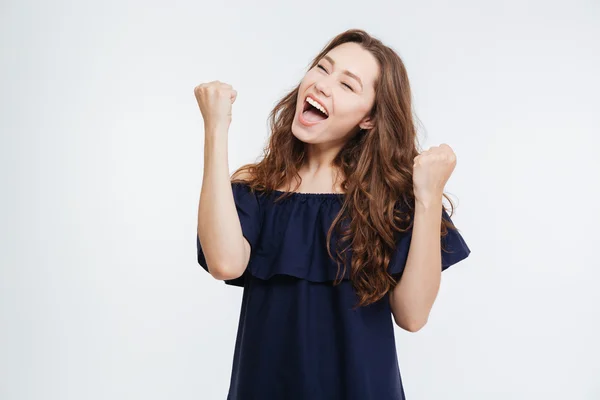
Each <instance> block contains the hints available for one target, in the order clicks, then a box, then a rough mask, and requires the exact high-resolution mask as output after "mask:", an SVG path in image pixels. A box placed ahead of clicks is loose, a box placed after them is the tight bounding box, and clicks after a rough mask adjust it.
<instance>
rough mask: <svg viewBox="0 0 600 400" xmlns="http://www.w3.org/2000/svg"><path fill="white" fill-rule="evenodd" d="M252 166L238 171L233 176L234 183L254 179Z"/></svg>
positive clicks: (246, 166)
mask: <svg viewBox="0 0 600 400" xmlns="http://www.w3.org/2000/svg"><path fill="white" fill-rule="evenodd" d="M253 176H254V175H253V174H252V171H251V165H244V166H242V167H240V168H238V169H237V171H235V172H234V173H233V175H232V176H231V180H232V181H234V180H235V181H249V180H251V179H252V178H253Z"/></svg>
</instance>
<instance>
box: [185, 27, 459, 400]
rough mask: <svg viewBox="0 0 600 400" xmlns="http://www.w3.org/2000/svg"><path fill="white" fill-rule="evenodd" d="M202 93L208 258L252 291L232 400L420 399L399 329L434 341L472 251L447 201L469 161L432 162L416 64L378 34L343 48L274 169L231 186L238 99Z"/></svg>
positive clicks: (271, 160)
mask: <svg viewBox="0 0 600 400" xmlns="http://www.w3.org/2000/svg"><path fill="white" fill-rule="evenodd" d="M195 94H196V98H197V101H198V104H199V106H200V110H201V112H202V115H203V118H204V123H205V159H204V163H205V168H204V177H203V183H202V191H201V196H200V197H201V199H200V202H199V205H198V232H197V233H198V235H197V238H196V244H197V250H198V262H199V264H200V265H201V266H202V267H204V268H205V269H206V270H207V271H208V272H209V273H210V274H211V275H212V276H214V277H215V278H216V279H219V280H224V281H225V283H227V284H229V285H235V286H241V287H243V288H244V292H243V300H242V308H241V315H240V319H239V328H238V334H237V340H236V346H235V355H234V360H233V369H232V376H231V384H230V388H229V395H228V399H232V400H233V399H243V400H248V399H269V400H270V399H286V400H290V399H311V400H319V399H323V400H325V399H327V400H332V399H356V400H367V399H377V400H385V399H404V398H405V397H404V390H403V386H402V381H401V377H400V372H399V366H398V360H397V355H396V348H395V341H394V330H393V322H395V323H396V324H397V325H398V326H399V327H401V328H403V329H406V330H408V331H411V332H416V331H417V330H419V329H420V328H421V327H422V326H423V325H424V324H425V323H426V321H427V318H428V315H429V311H430V309H431V307H432V305H433V302H434V300H435V297H436V296H437V292H438V288H439V284H440V279H441V277H440V275H441V271H442V270H444V269H446V268H448V267H449V266H450V265H452V264H455V263H456V262H458V261H460V260H462V259H464V258H466V257H467V256H468V255H469V253H470V250H469V248H468V247H467V245H466V243H465V241H464V240H463V238H462V237H461V235H460V234H459V233H458V231H457V230H456V229H455V228H454V226H453V224H452V221H451V219H450V216H449V215H448V213H447V212H446V210H445V209H444V206H443V205H442V198H443V197H446V195H445V194H444V193H443V189H444V185H445V183H446V182H447V180H448V178H449V177H450V174H451V173H452V171H453V169H454V166H455V164H456V157H455V155H454V153H453V152H452V149H451V148H450V147H449V146H447V145H445V144H442V145H441V146H439V147H432V148H430V149H429V150H427V151H424V152H422V153H420V154H419V152H418V151H417V148H416V131H415V127H414V125H413V120H412V114H411V112H412V111H411V93H410V87H409V83H408V78H407V74H406V70H405V68H404V65H403V63H402V61H401V59H400V58H399V57H398V55H397V54H395V53H394V51H393V50H391V49H390V48H388V47H386V46H384V45H383V44H382V43H381V42H380V41H379V40H377V39H375V38H373V37H371V36H369V35H368V34H367V33H366V32H364V31H362V30H349V31H346V32H344V33H342V34H340V35H339V36H337V37H335V38H334V39H333V40H332V41H331V42H330V43H329V44H328V45H327V46H326V47H325V48H324V49H323V50H322V51H321V52H320V54H319V55H318V56H317V57H316V58H315V59H314V61H313V63H312V65H311V67H310V69H309V70H308V72H307V73H306V75H305V76H304V78H303V79H302V81H301V82H300V84H299V86H298V87H296V88H295V89H294V90H293V91H292V92H291V93H289V94H288V95H287V96H285V97H284V98H283V99H282V100H281V101H280V102H279V104H277V106H276V107H275V109H274V110H273V111H272V113H271V115H270V117H271V128H272V135H271V137H270V141H269V144H268V146H267V147H266V148H265V154H264V157H263V158H262V160H261V161H260V162H258V163H255V164H248V165H245V166H242V167H241V168H239V169H238V170H237V171H236V172H235V173H234V174H233V176H232V177H231V179H230V177H229V172H228V171H229V170H228V165H227V131H228V129H229V124H230V121H231V105H232V103H233V102H234V101H235V98H236V94H237V93H236V92H235V90H233V88H232V87H231V86H230V85H227V84H224V83H221V82H218V81H215V82H211V83H209V84H203V85H200V86H198V87H196V88H195ZM448 200H449V199H448ZM450 204H452V203H451V202H450ZM390 314H391V315H390ZM392 317H393V318H392Z"/></svg>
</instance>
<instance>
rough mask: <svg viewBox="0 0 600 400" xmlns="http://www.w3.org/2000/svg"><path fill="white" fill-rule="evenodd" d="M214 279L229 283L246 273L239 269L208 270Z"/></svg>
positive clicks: (217, 268)
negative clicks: (228, 281)
mask: <svg viewBox="0 0 600 400" xmlns="http://www.w3.org/2000/svg"><path fill="white" fill-rule="evenodd" d="M208 270H209V272H210V274H211V275H212V277H213V278H215V279H217V280H219V281H227V280H231V279H236V278H239V277H240V276H242V275H243V273H244V271H243V270H242V271H240V270H239V269H237V268H227V267H214V268H209V269H208Z"/></svg>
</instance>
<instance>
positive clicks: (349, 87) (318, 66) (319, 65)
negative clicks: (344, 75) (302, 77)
mask: <svg viewBox="0 0 600 400" xmlns="http://www.w3.org/2000/svg"><path fill="white" fill-rule="evenodd" d="M317 68H321V69H322V70H323V71H325V72H327V70H326V69H325V67H323V66H322V65H321V64H318V65H317ZM342 85H344V86H346V87H347V88H348V89H350V90H352V91H353V92H354V89H352V87H351V86H350V85H348V84H346V83H342Z"/></svg>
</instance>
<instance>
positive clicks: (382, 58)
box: [232, 29, 456, 307]
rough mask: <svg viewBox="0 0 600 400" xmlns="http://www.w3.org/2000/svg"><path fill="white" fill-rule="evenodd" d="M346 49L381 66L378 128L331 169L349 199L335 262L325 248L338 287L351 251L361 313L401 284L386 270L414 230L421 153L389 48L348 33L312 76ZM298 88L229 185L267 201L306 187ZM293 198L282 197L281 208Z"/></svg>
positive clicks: (400, 66) (405, 88) (363, 134)
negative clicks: (296, 131)
mask: <svg viewBox="0 0 600 400" xmlns="http://www.w3.org/2000/svg"><path fill="white" fill-rule="evenodd" d="M346 42H355V43H359V44H360V45H361V46H362V48H364V49H365V50H367V51H369V52H370V53H371V54H372V55H373V56H374V57H375V58H376V60H377V62H378V64H379V68H380V74H379V79H378V80H377V81H376V83H375V101H374V105H373V108H372V109H371V112H370V116H371V117H372V118H373V121H374V123H375V125H374V127H373V128H372V129H370V130H368V131H365V130H361V131H359V132H358V133H357V134H356V135H355V136H353V137H352V138H350V139H348V141H347V142H346V143H345V145H344V146H343V148H342V149H341V150H340V152H339V153H338V154H337V156H336V158H335V160H334V163H333V166H334V167H335V168H336V169H337V170H339V171H341V172H342V174H343V180H342V181H341V187H342V189H343V190H344V193H345V196H343V198H344V201H343V205H342V207H341V210H340V212H339V214H338V215H337V216H336V218H335V220H334V221H333V223H332V225H331V227H330V229H329V231H328V234H327V243H328V244H329V243H330V241H331V236H332V232H333V230H334V229H337V232H338V233H339V236H338V237H339V239H338V241H337V249H336V255H335V257H334V255H333V254H332V253H331V247H330V246H329V245H328V246H327V251H328V253H329V256H330V257H331V258H332V259H333V260H334V261H336V263H337V266H338V275H337V276H336V280H335V281H334V285H337V284H339V283H340V281H341V279H342V278H343V275H342V276H340V264H341V265H343V267H344V271H343V274H345V273H346V266H347V264H348V260H347V259H346V257H345V254H346V250H347V249H348V248H351V249H352V257H351V260H350V261H349V265H350V273H349V276H350V280H351V281H352V284H353V286H354V289H355V291H356V294H357V296H358V303H357V305H356V306H355V307H360V306H366V305H369V304H372V303H374V302H376V301H378V300H380V299H381V298H382V297H383V296H385V294H386V293H387V292H388V291H389V290H391V289H393V288H394V287H395V285H396V284H397V282H398V281H397V279H395V278H394V277H393V276H391V275H390V274H389V273H388V269H387V267H388V265H389V263H390V260H391V257H392V255H393V253H394V249H395V248H396V245H397V240H398V238H399V234H401V232H406V231H408V230H410V229H412V224H413V217H414V207H415V199H414V193H413V186H412V185H413V182H412V166H413V161H414V158H415V157H416V156H417V155H419V151H418V148H417V145H418V140H417V133H416V129H415V125H414V122H413V110H412V101H411V90H410V86H409V82H408V75H407V72H406V68H405V66H404V63H403V62H402V60H401V59H400V57H399V56H398V55H397V54H396V53H395V52H394V51H393V50H392V49H391V48H389V47H387V46H385V45H384V44H383V43H382V42H381V41H380V40H378V39H376V38H374V37H372V36H371V35H369V34H368V33H367V32H365V31H363V30H360V29H350V30H347V31H345V32H343V33H341V34H339V35H337V36H336V37H335V38H333V39H332V40H331V41H330V42H329V43H328V44H327V45H326V46H325V47H324V48H323V49H322V50H321V52H320V53H319V54H318V55H317V56H316V57H315V58H314V59H313V61H312V62H311V65H310V67H309V69H310V68H314V67H315V66H316V65H317V63H318V62H319V60H320V59H321V58H322V57H323V56H324V55H326V54H327V53H328V52H329V51H330V50H331V49H333V48H335V47H336V46H338V45H341V44H342V43H346ZM299 87H300V84H298V85H297V86H296V87H295V88H294V89H293V90H292V91H291V92H289V93H288V94H287V95H285V96H284V97H283V98H282V99H281V100H280V101H279V102H278V103H277V105H276V106H275V108H274V109H273V110H272V111H271V113H270V114H269V125H270V130H271V135H270V138H269V140H268V144H267V145H266V146H265V148H264V154H263V157H262V159H261V160H260V161H258V162H256V163H251V164H246V165H243V166H241V167H240V168H238V169H237V170H236V171H235V172H234V174H233V175H232V182H244V183H246V184H247V185H249V187H250V188H251V190H252V191H261V192H266V193H270V192H272V191H273V190H276V189H277V188H279V187H281V186H282V185H284V186H286V187H287V185H288V184H289V182H291V180H292V178H294V177H297V178H298V180H300V181H301V177H300V175H299V173H298V171H299V169H300V167H301V166H302V165H303V162H304V161H305V158H306V153H305V147H304V145H305V144H304V142H302V141H300V140H299V139H297V138H296V137H295V136H294V135H293V134H292V133H291V126H292V121H293V119H294V113H295V110H296V102H297V98H298V91H299ZM241 175H244V177H243V178H241V177H240V176H241ZM296 187H298V186H296ZM291 194H292V193H291V192H286V193H283V194H282V195H281V197H280V198H278V199H277V200H279V199H282V198H284V197H287V196H290V195H291ZM443 196H444V197H446V198H447V199H448V201H449V202H450V205H451V208H452V212H451V213H450V215H452V214H453V212H454V205H453V204H452V201H451V200H450V198H449V197H448V196H447V195H446V194H443ZM443 207H444V209H445V206H443ZM342 221H347V223H346V224H342V223H341V222H342ZM342 226H344V228H342ZM440 228H441V229H440V234H441V236H442V237H443V236H445V235H446V234H447V230H448V229H456V228H455V227H454V226H453V225H452V224H451V223H450V222H449V221H447V220H446V219H444V218H442V224H441V227H440ZM338 278H339V279H338Z"/></svg>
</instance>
